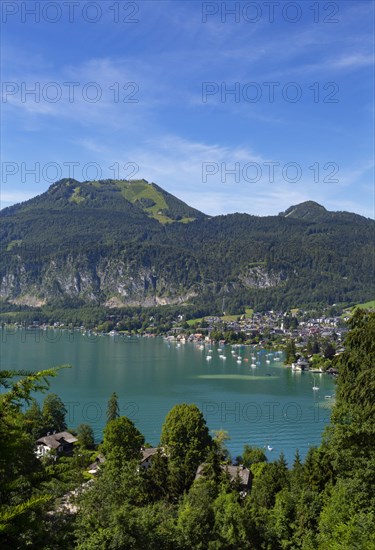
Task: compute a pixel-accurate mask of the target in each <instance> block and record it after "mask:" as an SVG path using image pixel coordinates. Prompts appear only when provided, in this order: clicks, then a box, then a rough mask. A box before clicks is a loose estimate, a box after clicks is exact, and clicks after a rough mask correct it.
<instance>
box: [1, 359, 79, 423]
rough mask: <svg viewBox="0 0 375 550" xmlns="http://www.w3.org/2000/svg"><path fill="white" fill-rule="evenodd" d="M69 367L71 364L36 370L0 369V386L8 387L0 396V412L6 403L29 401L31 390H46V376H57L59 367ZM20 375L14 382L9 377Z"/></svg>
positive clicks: (18, 404) (47, 383)
mask: <svg viewBox="0 0 375 550" xmlns="http://www.w3.org/2000/svg"><path fill="white" fill-rule="evenodd" d="M66 368H71V365H59V366H57V367H53V368H51V369H45V370H41V371H37V372H33V371H25V370H17V371H9V370H1V371H0V387H1V386H2V387H4V388H7V389H9V388H10V391H8V392H7V393H5V394H3V395H1V396H0V407H1V409H0V414H1V413H2V408H3V407H6V406H7V405H10V404H12V405H17V406H20V405H21V403H20V401H26V402H27V403H29V402H30V400H31V398H30V393H31V392H32V391H41V392H44V391H47V390H48V388H49V381H48V379H47V378H48V377H54V376H57V373H58V371H59V370H61V369H66ZM15 377H22V378H21V379H20V380H17V381H16V382H12V381H11V378H15Z"/></svg>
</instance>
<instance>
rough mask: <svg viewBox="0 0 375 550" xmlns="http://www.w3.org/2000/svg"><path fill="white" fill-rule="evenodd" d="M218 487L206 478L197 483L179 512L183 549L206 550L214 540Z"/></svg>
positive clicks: (179, 530) (186, 496)
mask: <svg viewBox="0 0 375 550" xmlns="http://www.w3.org/2000/svg"><path fill="white" fill-rule="evenodd" d="M216 496H217V486H216V484H215V483H214V482H213V481H212V480H206V479H204V478H201V479H198V480H197V481H195V482H194V483H193V485H192V487H191V489H190V491H189V493H188V494H186V495H185V496H184V498H183V500H182V503H181V505H180V507H179V510H178V519H177V529H178V534H179V537H178V538H179V542H180V545H181V546H180V547H181V548H192V549H196V550H204V549H205V548H208V547H209V543H210V541H211V540H212V529H213V526H214V521H215V516H214V512H213V508H212V505H213V502H214V499H215V498H216Z"/></svg>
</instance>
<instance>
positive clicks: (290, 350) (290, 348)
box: [285, 339, 297, 364]
mask: <svg viewBox="0 0 375 550" xmlns="http://www.w3.org/2000/svg"><path fill="white" fill-rule="evenodd" d="M285 354H286V362H287V363H289V364H290V363H294V362H295V361H296V360H297V355H296V344H295V342H294V340H292V339H290V340H288V342H287V344H286V348H285Z"/></svg>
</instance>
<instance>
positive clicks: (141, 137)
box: [1, 0, 374, 217]
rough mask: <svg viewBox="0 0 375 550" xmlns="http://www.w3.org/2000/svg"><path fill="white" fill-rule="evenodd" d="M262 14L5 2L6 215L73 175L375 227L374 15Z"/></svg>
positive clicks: (208, 205) (217, 204) (193, 200)
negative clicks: (356, 219)
mask: <svg viewBox="0 0 375 550" xmlns="http://www.w3.org/2000/svg"><path fill="white" fill-rule="evenodd" d="M312 7H313V9H312ZM33 8H34V10H35V9H36V10H37V11H36V12H35V13H34V14H33V13H32V12H31V11H32V9H33ZM269 9H270V7H269V4H267V3H265V2H263V1H259V2H235V1H228V2H200V1H197V0H193V1H173V2H167V1H163V0H157V1H137V2H112V1H108V2H107V1H102V2H86V1H84V0H83V1H81V2H73V1H69V2H65V3H64V2H54V1H49V2H34V1H29V2H3V3H2V81H3V86H2V103H1V111H2V135H1V137H2V141H1V144H2V145H1V153H2V182H1V183H2V189H1V206H2V207H5V206H9V205H10V204H13V203H16V202H20V201H23V200H26V199H28V198H30V197H32V196H35V195H37V194H39V193H41V192H43V191H45V190H46V189H47V188H48V187H49V185H50V184H51V183H52V182H53V181H54V180H55V179H59V178H60V177H68V176H72V175H74V177H75V178H76V179H78V180H85V179H96V178H97V177H98V176H99V177H100V176H101V178H102V179H105V178H109V177H119V178H121V179H126V178H129V177H130V178H133V179H134V178H145V179H146V180H148V181H150V182H151V181H153V182H155V183H157V184H158V185H160V186H161V187H163V188H164V189H166V190H167V191H169V192H170V193H173V194H174V195H176V196H178V197H179V198H181V199H182V200H185V201H186V202H187V203H189V204H190V205H192V206H194V207H196V208H199V209H200V210H202V211H204V212H206V213H208V214H211V215H215V214H223V213H229V212H235V211H239V212H248V213H250V214H256V215H266V214H277V213H278V212H280V211H281V210H284V209H286V208H287V207H288V206H290V205H292V204H296V203H299V202H302V201H304V200H310V199H311V200H315V201H317V202H319V203H321V204H323V205H324V206H326V208H328V209H329V210H349V211H352V212H357V213H359V214H362V215H364V216H367V217H373V216H374V130H373V121H374V76H373V66H374V53H373V50H374V31H373V23H374V3H373V2H371V1H367V0H366V1H360V0H359V1H358V0H356V1H353V2H352V1H343V2H342V1H339V2H315V3H314V2H312V1H307V2H305V1H300V2H283V1H280V2H275V3H274V13H273V14H271V13H270V12H269ZM233 10H234V11H235V13H229V12H230V11H233ZM38 12H39V14H38ZM33 88H34V89H35V90H36V92H35V93H34V94H31V93H27V90H30V89H33ZM231 91H232V93H230V92H231ZM271 92H272V93H271ZM69 94H70V95H69ZM272 94H273V97H272ZM33 170H34V173H33Z"/></svg>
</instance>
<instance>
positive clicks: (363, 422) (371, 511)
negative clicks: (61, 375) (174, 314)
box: [0, 310, 375, 550]
mask: <svg viewBox="0 0 375 550" xmlns="http://www.w3.org/2000/svg"><path fill="white" fill-rule="evenodd" d="M335 362H336V363H335V364H336V367H337V368H338V370H339V376H338V381H337V392H336V395H337V398H336V403H335V405H334V408H333V412H332V416H331V422H330V424H329V426H328V427H327V428H326V430H325V432H324V435H323V439H322V443H321V446H320V447H319V448H311V449H310V451H309V452H308V454H307V456H306V459H305V460H304V462H302V461H301V459H300V457H299V454H298V451H297V450H296V455H295V460H294V463H293V464H289V465H287V464H286V461H285V459H284V457H283V455H280V456H279V458H278V459H277V460H275V461H274V462H267V460H266V457H265V455H264V453H263V451H262V450H261V449H256V448H252V447H250V446H246V447H245V449H244V452H243V456H242V457H238V458H237V461H238V462H240V463H242V464H243V465H244V466H245V467H247V468H248V469H249V470H250V471H251V476H250V477H251V484H250V486H249V488H248V490H247V491H243V490H241V480H240V479H239V476H237V477H235V478H230V477H229V476H228V474H227V471H226V469H225V466H224V467H223V465H225V464H226V463H228V461H229V462H230V459H229V457H228V452H227V451H226V448H225V439H226V434H225V433H223V432H218V433H216V436H215V437H214V438H212V437H211V436H210V434H209V432H208V428H207V426H206V423H205V420H204V418H203V416H202V414H201V412H200V410H199V409H198V408H197V407H196V406H195V405H188V404H180V405H176V406H175V407H174V408H173V409H172V410H171V411H170V412H169V414H168V415H167V417H166V419H165V422H164V425H163V428H162V433H161V440H160V449H159V451H158V452H157V453H156V454H155V455H154V457H153V460H152V463H151V467H150V468H148V469H146V468H142V467H141V466H140V460H141V453H140V451H141V446H142V445H144V444H145V442H144V438H143V435H142V434H141V433H140V432H139V431H138V429H137V427H136V426H135V425H134V424H133V423H132V422H131V421H130V420H129V419H128V418H126V417H121V416H119V412H118V411H119V409H118V406H117V399H118V398H117V395H116V394H113V395H112V396H111V397H110V399H109V403H108V413H107V417H108V423H107V425H106V427H105V430H104V434H103V442H102V444H101V445H100V447H99V452H100V453H101V454H102V456H104V457H105V462H103V463H102V464H101V465H100V469H99V471H98V473H97V474H96V476H95V477H94V478H93V480H92V481H89V483H87V481H88V480H89V478H90V476H89V474H88V473H87V467H88V465H89V464H90V463H91V462H92V461H93V457H94V456H95V455H96V456H97V454H98V451H97V450H95V449H93V439H92V432H91V430H90V427H89V426H87V425H82V426H80V427H79V428H78V430H77V431H78V436H77V437H78V444H75V450H74V452H73V455H72V456H69V457H63V458H59V459H58V460H54V457H53V455H51V456H50V457H49V456H47V457H45V458H44V459H37V458H36V457H35V455H34V452H33V445H34V441H35V438H36V437H38V436H39V435H40V433H43V431H45V430H46V429H49V430H64V429H66V428H67V426H66V424H65V413H66V410H65V407H64V404H63V403H62V402H61V400H60V399H59V398H58V396H56V395H54V394H48V395H47V397H46V398H45V400H44V404H43V407H42V408H40V407H39V406H38V405H37V404H36V402H35V401H33V400H32V399H31V398H30V395H31V392H33V391H46V390H47V389H48V382H47V380H48V377H49V376H51V375H52V376H53V375H56V374H57V371H56V370H53V369H52V370H50V371H42V372H39V373H29V372H27V371H18V372H8V371H1V372H0V383H1V386H2V391H1V395H0V405H1V408H0V415H1V418H0V420H1V422H0V431H1V433H0V436H1V437H0V503H1V513H0V537H1V538H0V546H1V547H2V548H14V549H24V548H28V547H29V548H43V549H48V550H56V549H59V548H65V549H66V548H78V549H81V550H84V549H85V550H86V549H87V550H94V549H95V550H96V549H98V548H101V549H108V550H112V549H118V550H120V549H124V550H127V549H139V550H140V549H142V550H143V549H145V548H147V549H150V550H152V549H155V550H156V549H160V548H163V549H171V550H172V549H173V550H187V549H189V550H190V549H200V550H204V549H209V550H211V549H223V550H237V549H249V550H258V549H259V550H279V549H280V550H282V549H301V550H312V549H318V550H356V549H358V550H372V549H375V528H374V525H375V492H374V487H375V437H374V435H375V433H374V430H375V403H374V395H375V370H374V364H375V313H373V312H368V311H366V310H357V311H356V313H355V314H354V315H353V317H352V319H351V321H350V331H349V333H348V334H347V337H346V341H345V352H343V353H342V354H341V355H340V356H338V357H337V358H335ZM25 367H27V365H25ZM202 464H204V467H203V469H202V475H201V476H199V477H198V478H196V472H197V468H198V466H199V465H202ZM91 477H92V476H91ZM74 488H76V489H77V490H76V493H75V494H74V495H72V494H70V499H71V503H70V504H71V507H70V508H68V509H67V507H66V506H65V507H64V506H62V502H63V501H64V498H63V497H64V495H65V502H66V495H67V493H68V492H69V491H72V489H74ZM73 504H74V506H73Z"/></svg>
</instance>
